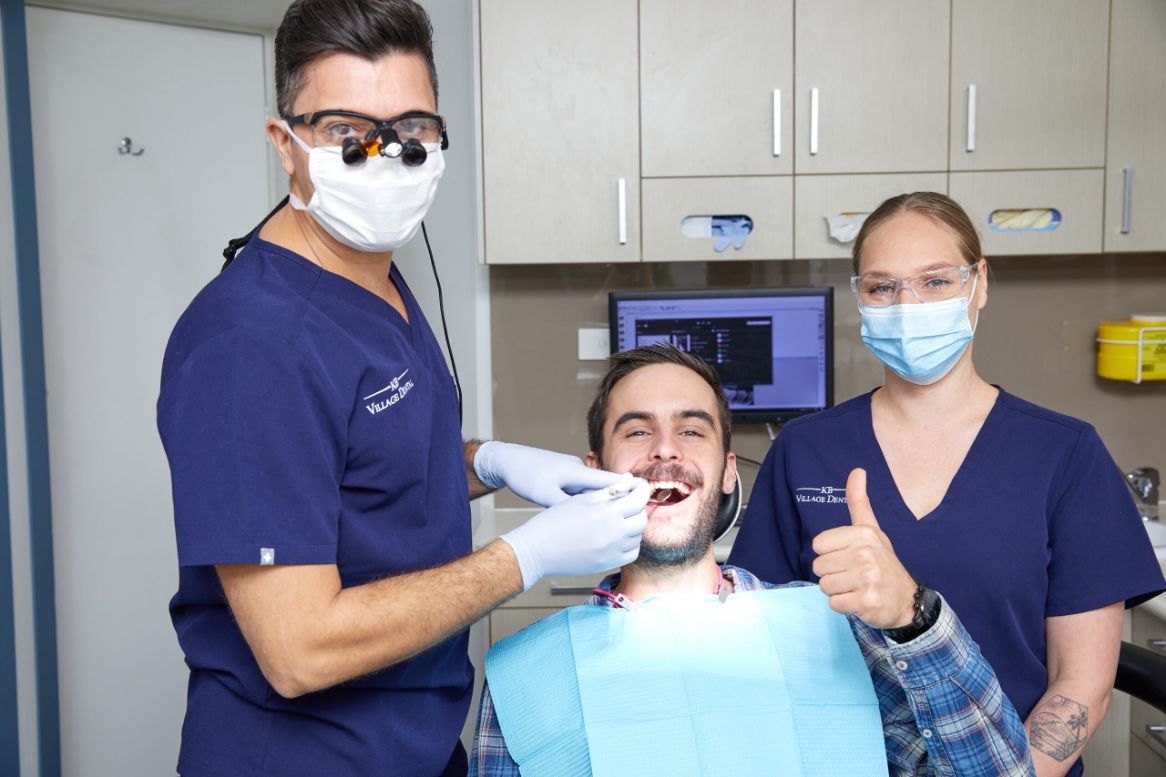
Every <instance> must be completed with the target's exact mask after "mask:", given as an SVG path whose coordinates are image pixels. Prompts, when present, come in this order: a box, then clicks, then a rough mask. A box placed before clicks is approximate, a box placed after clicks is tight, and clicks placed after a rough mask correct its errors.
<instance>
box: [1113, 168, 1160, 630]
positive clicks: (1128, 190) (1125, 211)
mask: <svg viewBox="0 0 1166 777" xmlns="http://www.w3.org/2000/svg"><path fill="white" fill-rule="evenodd" d="M1121 173H1122V176H1123V178H1124V179H1125V180H1124V181H1123V182H1122V194H1121V233H1122V234H1123V235H1128V234H1129V233H1130V226H1131V224H1130V221H1131V214H1130V205H1131V204H1132V203H1133V201H1134V168H1132V167H1123V168H1122V169H1121ZM1153 641H1154V642H1161V643H1162V644H1163V645H1166V639H1156V640H1153Z"/></svg>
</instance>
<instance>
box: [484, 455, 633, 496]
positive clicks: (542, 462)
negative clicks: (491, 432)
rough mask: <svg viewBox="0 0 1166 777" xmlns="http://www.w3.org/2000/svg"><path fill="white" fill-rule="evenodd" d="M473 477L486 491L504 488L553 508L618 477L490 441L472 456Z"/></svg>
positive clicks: (564, 457) (565, 458) (562, 458)
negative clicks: (475, 476)
mask: <svg viewBox="0 0 1166 777" xmlns="http://www.w3.org/2000/svg"><path fill="white" fill-rule="evenodd" d="M474 474H476V475H477V476H478V480H480V481H482V485H484V486H486V487H488V488H502V487H503V486H506V487H507V488H509V489H510V490H511V491H513V492H514V493H515V494H516V495H518V496H520V497H522V498H523V499H525V500H527V501H528V502H534V503H535V504H540V505H542V506H543V507H550V506H551V505H557V504H558V503H559V502H562V501H564V500H566V499H567V498H569V497H570V496H571V495H573V494H579V493H582V492H584V491H594V490H595V489H598V488H607V487H608V486H611V485H613V484H614V483H615V482H616V481H617V480H619V475H617V474H615V473H614V472H607V471H606V470H602V469H592V468H591V467H588V466H587V465H585V464H584V463H583V462H582V461H580V460H579V458H578V457H576V456H568V455H567V454H565V453H555V452H554V451H544V450H542V449H541V448H529V447H527V446H525V445H514V444H513V443H508V442H499V441H497V440H490V441H489V442H484V443H482V445H481V447H479V448H478V452H477V453H475V454H474Z"/></svg>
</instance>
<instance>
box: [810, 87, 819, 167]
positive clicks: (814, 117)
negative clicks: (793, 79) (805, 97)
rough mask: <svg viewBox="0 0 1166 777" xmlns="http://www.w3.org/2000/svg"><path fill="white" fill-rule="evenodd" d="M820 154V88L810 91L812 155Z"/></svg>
mask: <svg viewBox="0 0 1166 777" xmlns="http://www.w3.org/2000/svg"><path fill="white" fill-rule="evenodd" d="M817 153H818V87H816V86H815V87H814V88H813V89H811V90H810V154H811V155H812V154H817Z"/></svg>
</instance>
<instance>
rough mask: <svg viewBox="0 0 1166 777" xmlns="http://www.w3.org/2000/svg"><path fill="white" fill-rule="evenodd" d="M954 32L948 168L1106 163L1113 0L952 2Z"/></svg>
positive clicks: (1160, 33)
mask: <svg viewBox="0 0 1166 777" xmlns="http://www.w3.org/2000/svg"><path fill="white" fill-rule="evenodd" d="M945 5H946V4H945ZM951 28H952V36H951V169H952V170H1026V169H1039V168H1058V167H1102V166H1103V165H1104V164H1105V88H1106V83H1105V72H1106V54H1107V51H1108V46H1109V0H1024V1H1023V2H1018V1H1017V0H953V2H952V26H951ZM1161 35H1162V28H1161V27H1158V28H1157V34H1156V36H1155V42H1153V44H1152V45H1154V46H1158V45H1159V43H1160V41H1161Z"/></svg>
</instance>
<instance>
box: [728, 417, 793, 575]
mask: <svg viewBox="0 0 1166 777" xmlns="http://www.w3.org/2000/svg"><path fill="white" fill-rule="evenodd" d="M789 438H790V434H789V430H788V428H787V429H786V430H784V431H782V433H781V434H779V435H778V436H777V440H776V441H775V442H774V443H773V445H772V446H770V448H769V453H768V454H766V456H765V461H764V462H762V464H761V470H760V471H759V472H758V473H757V480H756V481H755V482H754V483H753V491H752V493H750V494H749V502H748V503H747V505H746V508H745V517H744V520H743V521H742V523H741V528H740V530H739V531H738V532H737V539H736V541H735V542H734V543H733V550H732V552H731V553H730V554H729V562H728V563H730V564H732V565H733V566H736V567H740V568H742V569H745V570H748V571H749V572H752V573H753V574H754V575H756V576H757V577H758V578H760V579H761V580H764V581H766V582H769V583H788V582H790V581H792V580H804V579H806V576H805V575H804V574H802V572H801V570H800V569H799V568H798V557H799V555H800V554H801V545H802V530H801V519H800V517H799V515H798V511H797V507H796V506H795V504H794V499H793V495H792V493H791V492H790V488H789V479H788V477H787V475H786V457H787V455H788V453H787V451H788V448H789Z"/></svg>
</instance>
